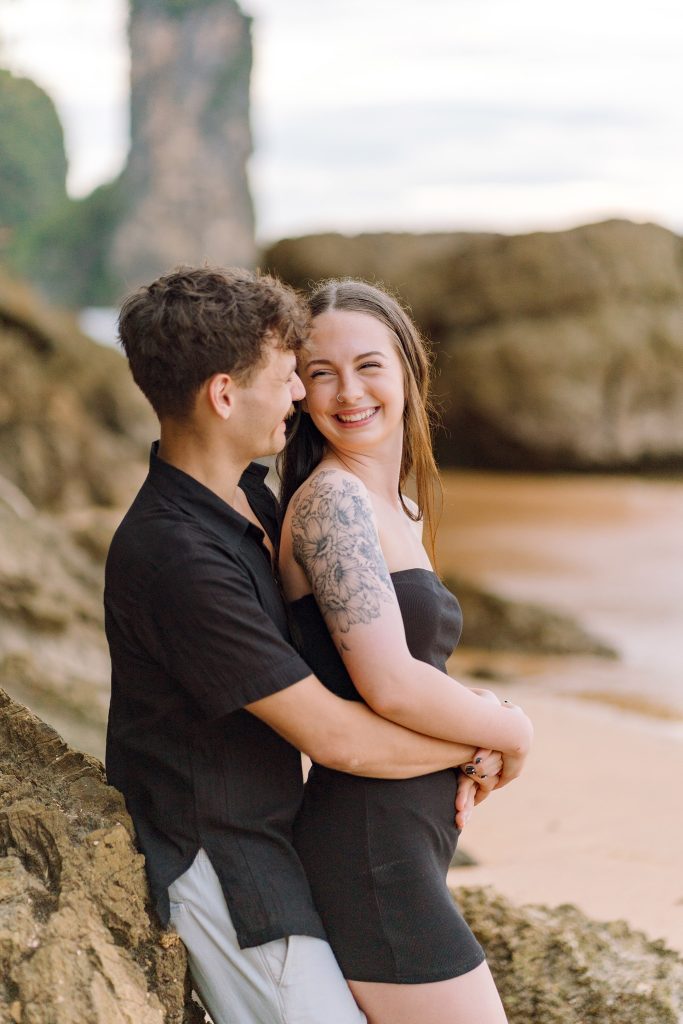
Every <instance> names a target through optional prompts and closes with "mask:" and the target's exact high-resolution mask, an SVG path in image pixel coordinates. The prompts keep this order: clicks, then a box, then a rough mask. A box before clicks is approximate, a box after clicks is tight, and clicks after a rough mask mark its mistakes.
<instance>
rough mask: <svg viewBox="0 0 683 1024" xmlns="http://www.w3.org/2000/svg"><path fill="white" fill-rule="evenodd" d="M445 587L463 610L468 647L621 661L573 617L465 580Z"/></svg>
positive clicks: (463, 641) (449, 582)
mask: <svg viewBox="0 0 683 1024" xmlns="http://www.w3.org/2000/svg"><path fill="white" fill-rule="evenodd" d="M444 583H445V584H446V586H447V587H448V588H449V590H451V591H452V592H453V593H454V594H455V595H456V597H457V598H458V601H459V603H460V607H461V608H462V613H463V619H464V627H463V634H462V638H461V641H460V642H461V644H462V645H463V646H465V647H479V648H481V649H482V650H489V651H533V652H534V653H536V654H586V655H592V656H593V657H598V658H616V657H618V655H617V652H616V651H615V650H614V648H613V647H610V646H609V644H606V643H605V642H604V641H602V640H600V639H599V638H598V637H595V636H592V635H591V634H590V633H588V632H587V631H586V630H585V629H583V627H582V626H580V625H579V624H578V623H577V622H576V621H575V620H574V619H572V618H571V617H570V616H569V615H564V614H560V613H558V612H554V611H551V610H549V609H548V608H542V607H540V605H536V604H531V603H529V602H526V601H509V600H507V599H506V598H503V597H499V596H498V594H492V593H491V592H490V591H487V590H485V589H483V588H481V587H478V586H474V585H473V584H472V583H470V582H468V581H467V580H464V579H461V578H458V579H455V578H453V577H446V578H445V579H444Z"/></svg>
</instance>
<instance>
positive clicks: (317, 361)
mask: <svg viewBox="0 0 683 1024" xmlns="http://www.w3.org/2000/svg"><path fill="white" fill-rule="evenodd" d="M384 354H385V353H384V352H363V353H361V355H358V356H355V358H354V360H353V361H354V363H357V362H358V360H359V359H367V358H368V357H369V356H383V355H384ZM318 365H320V366H322V365H324V366H332V360H331V359H311V360H309V362H307V363H306V364H305V365H304V369H305V370H308V368H309V367H310V366H318Z"/></svg>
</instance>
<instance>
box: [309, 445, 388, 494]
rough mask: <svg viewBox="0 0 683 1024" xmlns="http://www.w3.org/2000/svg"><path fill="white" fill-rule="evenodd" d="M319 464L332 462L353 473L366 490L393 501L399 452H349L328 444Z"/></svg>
mask: <svg viewBox="0 0 683 1024" xmlns="http://www.w3.org/2000/svg"><path fill="white" fill-rule="evenodd" d="M320 464H321V465H328V464H332V465H335V466H339V467H340V468H341V469H345V470H347V471H348V472H349V473H353V474H354V476H357V477H358V479H359V480H361V481H362V482H363V483H364V484H365V486H366V487H367V489H368V491H371V492H372V493H373V494H376V495H378V496H379V497H381V498H384V499H385V500H388V501H390V502H395V501H396V499H397V497H398V493H399V482H400V478H401V452H400V451H399V452H398V454H397V453H396V452H383V453H380V452H372V453H370V452H351V451H342V450H341V449H339V448H335V447H333V446H332V445H328V447H327V448H326V450H325V454H324V455H323V457H322V460H321V463H320Z"/></svg>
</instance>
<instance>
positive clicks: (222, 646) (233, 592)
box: [152, 546, 311, 718]
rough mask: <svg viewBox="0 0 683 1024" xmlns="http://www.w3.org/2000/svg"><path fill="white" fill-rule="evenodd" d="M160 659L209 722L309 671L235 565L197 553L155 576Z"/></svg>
mask: <svg viewBox="0 0 683 1024" xmlns="http://www.w3.org/2000/svg"><path fill="white" fill-rule="evenodd" d="M153 591H154V592H153V597H152V601H153V607H154V620H155V627H156V632H157V643H158V648H159V657H160V660H161V662H162V664H163V666H164V668H165V670H166V671H167V672H168V674H169V675H170V676H172V677H173V678H175V679H176V680H177V681H178V683H179V684H180V685H181V686H182V687H183V689H184V690H185V691H186V692H187V694H188V695H189V696H190V697H191V698H192V699H193V700H194V701H196V703H197V705H198V706H199V708H200V710H201V711H202V713H203V714H204V715H206V716H207V717H212V718H213V717H220V716H222V715H225V714H228V713H229V712H232V711H236V710H238V709H239V708H243V707H244V706H245V704H250V703H251V702H252V701H256V700H260V699H261V698H263V697H268V696H270V695H271V694H274V693H277V692H278V691H280V690H284V689H286V688H287V687H288V686H291V685H292V684H294V683H297V682H299V681H300V680H302V679H305V678H306V676H308V675H310V674H311V669H310V668H309V667H308V665H307V664H306V662H305V661H304V660H303V659H302V658H301V657H300V656H299V655H298V654H297V652H296V651H295V650H294V648H293V647H292V646H291V644H289V643H288V642H287V641H286V640H285V639H284V637H283V636H282V634H281V633H280V632H279V630H278V628H277V626H276V625H275V623H274V622H273V620H272V619H271V617H270V616H269V615H268V614H267V613H266V612H265V611H264V609H263V608H262V606H261V604H260V603H259V600H258V597H257V594H256V591H255V588H254V585H253V583H252V581H251V580H250V578H249V575H248V573H247V572H246V570H245V569H244V568H243V567H242V566H241V565H240V564H239V562H232V561H230V560H228V559H226V557H225V553H224V552H223V551H221V552H218V551H213V550H212V549H211V548H210V547H208V546H207V548H206V549H202V550H201V551H195V552H194V553H192V555H191V556H185V557H183V558H181V559H179V560H177V561H174V562H173V564H172V565H170V566H167V567H166V568H165V569H164V570H163V572H162V573H160V575H159V576H158V577H157V579H156V581H155V585H154V588H153Z"/></svg>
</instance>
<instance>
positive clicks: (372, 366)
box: [360, 363, 381, 370]
mask: <svg viewBox="0 0 683 1024" xmlns="http://www.w3.org/2000/svg"><path fill="white" fill-rule="evenodd" d="M360 368H361V370H367V369H375V370H379V369H381V363H361V367H360Z"/></svg>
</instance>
